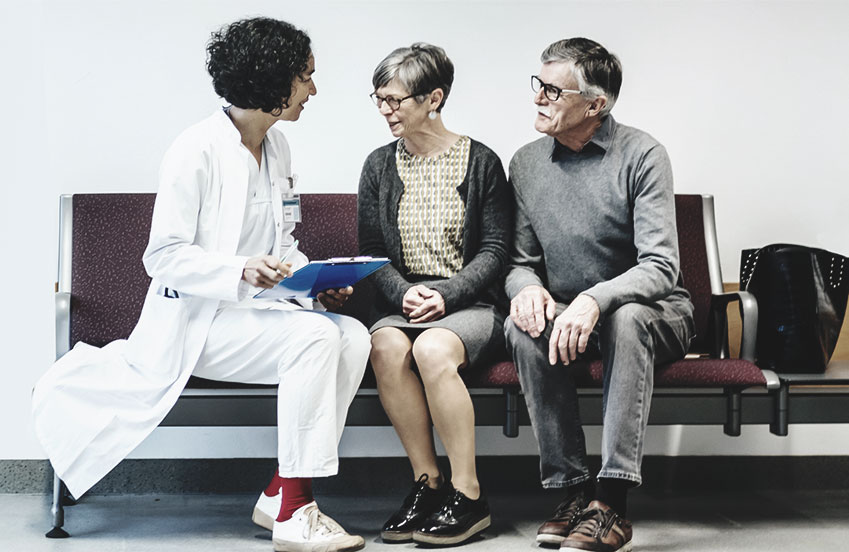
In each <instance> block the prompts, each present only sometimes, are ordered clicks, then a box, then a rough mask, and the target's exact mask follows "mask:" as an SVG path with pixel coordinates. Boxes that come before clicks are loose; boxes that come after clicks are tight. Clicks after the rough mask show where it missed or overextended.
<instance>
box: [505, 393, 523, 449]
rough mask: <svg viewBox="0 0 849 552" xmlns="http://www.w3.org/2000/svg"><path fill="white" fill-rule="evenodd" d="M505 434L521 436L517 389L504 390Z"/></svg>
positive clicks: (506, 435) (507, 435)
mask: <svg viewBox="0 0 849 552" xmlns="http://www.w3.org/2000/svg"><path fill="white" fill-rule="evenodd" d="M504 407H505V412H504V429H503V432H504V436H505V437H518V436H519V392H518V391H516V390H515V389H505V390H504Z"/></svg>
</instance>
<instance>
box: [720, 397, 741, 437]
mask: <svg viewBox="0 0 849 552" xmlns="http://www.w3.org/2000/svg"><path fill="white" fill-rule="evenodd" d="M725 400H726V403H727V409H726V412H725V427H724V431H725V434H726V435H730V436H731V437H739V436H740V426H741V425H742V404H743V392H742V391H741V390H740V389H731V388H726V389H725Z"/></svg>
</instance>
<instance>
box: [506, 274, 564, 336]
mask: <svg viewBox="0 0 849 552" xmlns="http://www.w3.org/2000/svg"><path fill="white" fill-rule="evenodd" d="M556 308H557V304H556V303H555V301H554V298H553V297H552V296H551V294H550V293H548V290H546V289H545V288H544V287H542V286H525V287H524V288H522V291H520V292H519V293H518V295H516V297H514V298H513V300H512V301H511V302H510V319H511V320H512V321H513V324H515V325H516V327H517V328H519V329H520V330H522V331H523V332H527V333H528V335H530V336H531V337H533V338H537V337H539V336H540V334H542V332H543V330H545V325H546V323H547V322H548V321H549V320H553V319H554V312H555V309H556Z"/></svg>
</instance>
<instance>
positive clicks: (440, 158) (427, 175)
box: [395, 136, 471, 278]
mask: <svg viewBox="0 0 849 552" xmlns="http://www.w3.org/2000/svg"><path fill="white" fill-rule="evenodd" d="M470 144H471V140H470V139H469V137H468V136H461V137H460V139H459V140H457V141H456V142H455V143H454V145H452V146H451V147H450V148H449V149H448V151H446V152H444V153H442V154H440V155H437V156H435V157H420V156H418V155H413V154H411V153H410V152H409V151H407V148H406V147H405V145H404V139H403V138H402V139H401V140H399V141H398V148H397V150H396V153H395V165H396V166H397V167H398V176H399V177H400V178H401V182H403V183H404V192H403V194H402V195H401V202H400V204H399V205H398V229H399V230H400V232H401V254H402V255H403V258H404V264H405V265H406V266H407V268H408V269H409V271H410V274H418V275H423V276H442V277H445V278H448V277H451V276H453V275H454V274H456V273H457V272H459V271H460V269H461V268H463V221H464V219H465V217H466V206H465V204H464V203H463V198H462V197H460V194H459V192H457V186H459V185H460V183H461V182H463V179H464V178H466V169H467V168H468V166H469V145H470Z"/></svg>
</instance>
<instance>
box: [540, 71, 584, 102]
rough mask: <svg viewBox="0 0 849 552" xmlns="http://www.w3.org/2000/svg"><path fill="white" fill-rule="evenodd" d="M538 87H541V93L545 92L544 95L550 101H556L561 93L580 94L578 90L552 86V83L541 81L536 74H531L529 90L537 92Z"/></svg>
mask: <svg viewBox="0 0 849 552" xmlns="http://www.w3.org/2000/svg"><path fill="white" fill-rule="evenodd" d="M540 88H542V93H543V94H545V97H546V98H548V101H550V102H556V101H557V100H559V99H560V95H561V94H580V93H581V91H580V90H569V89H568V88H560V87H559V86H554V85H553V84H548V83H547V82H542V80H541V79H540V78H539V77H538V76H536V75H531V90H533V91H534V92H539V90H540Z"/></svg>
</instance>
